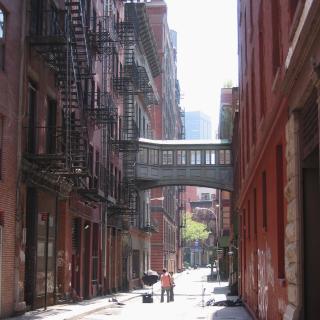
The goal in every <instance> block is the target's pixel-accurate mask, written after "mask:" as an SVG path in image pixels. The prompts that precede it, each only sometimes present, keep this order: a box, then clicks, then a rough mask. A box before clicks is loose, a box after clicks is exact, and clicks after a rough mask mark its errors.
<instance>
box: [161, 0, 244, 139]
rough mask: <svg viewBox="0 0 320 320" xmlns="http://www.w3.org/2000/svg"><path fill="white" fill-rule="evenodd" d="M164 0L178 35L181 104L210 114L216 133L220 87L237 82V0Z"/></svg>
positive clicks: (186, 108) (169, 17)
mask: <svg viewBox="0 0 320 320" xmlns="http://www.w3.org/2000/svg"><path fill="white" fill-rule="evenodd" d="M165 1H166V3H167V6H168V23H169V28H170V29H173V30H175V31H176V32H177V38H178V40H177V51H178V56H177V65H178V79H179V82H180V90H181V95H182V100H181V106H182V107H183V108H184V109H185V111H195V110H198V111H202V112H204V113H205V114H207V115H208V116H209V117H210V118H211V121H212V127H213V134H214V135H215V133H216V131H217V128H218V120H219V102H220V91H221V88H222V87H223V86H224V84H225V83H226V82H227V81H230V80H231V81H232V84H233V86H237V85H238V55H237V49H238V48H237V0H165ZM214 137H215V136H213V138H214Z"/></svg>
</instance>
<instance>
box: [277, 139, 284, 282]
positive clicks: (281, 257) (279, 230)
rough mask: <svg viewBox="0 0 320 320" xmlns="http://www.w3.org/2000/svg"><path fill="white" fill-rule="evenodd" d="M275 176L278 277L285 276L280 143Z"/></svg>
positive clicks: (282, 277)
mask: <svg viewBox="0 0 320 320" xmlns="http://www.w3.org/2000/svg"><path fill="white" fill-rule="evenodd" d="M276 177H277V218H278V221H277V222H278V223H277V225H278V228H277V233H278V241H277V243H278V278H279V279H284V278H285V261H284V256H285V253H284V251H285V250H284V242H285V241H284V234H285V229H284V205H283V203H284V191H283V189H284V183H283V150H282V145H278V146H277V148H276Z"/></svg>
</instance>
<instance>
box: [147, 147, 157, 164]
mask: <svg viewBox="0 0 320 320" xmlns="http://www.w3.org/2000/svg"><path fill="white" fill-rule="evenodd" d="M158 159H159V151H158V150H157V149H149V164H158V163H159V160H158Z"/></svg>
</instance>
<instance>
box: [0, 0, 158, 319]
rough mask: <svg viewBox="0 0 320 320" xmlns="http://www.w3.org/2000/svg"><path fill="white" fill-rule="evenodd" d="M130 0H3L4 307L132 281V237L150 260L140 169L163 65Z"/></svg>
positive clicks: (0, 205)
mask: <svg viewBox="0 0 320 320" xmlns="http://www.w3.org/2000/svg"><path fill="white" fill-rule="evenodd" d="M129 5H131V4H125V2H124V1H113V2H109V1H97V0H92V1H80V0H72V1H69V0H66V1H62V0H60V1H42V0H29V1H24V2H23V3H22V2H21V1H0V66H1V71H0V83H1V86H0V87H1V91H0V95H1V103H0V190H1V192H0V243H1V246H0V262H1V265H0V267H1V276H0V297H1V299H0V316H1V317H7V316H9V315H12V314H14V313H15V312H21V311H24V310H26V309H30V308H31V309H32V308H37V307H40V306H47V305H51V304H55V303H58V302H61V301H64V300H73V301H77V300H82V299H90V298H92V297H95V296H97V295H101V294H105V293H110V292H116V291H118V290H120V289H124V288H128V287H130V286H132V284H130V281H131V280H132V277H131V275H132V265H133V262H132V255H133V252H134V249H135V247H134V246H135V245H136V242H137V241H136V239H139V240H138V241H140V242H141V243H139V246H140V247H143V248H145V250H146V252H141V262H140V263H139V266H138V269H139V271H140V274H139V275H138V278H139V276H141V273H142V271H144V269H145V268H148V265H149V263H150V262H148V259H149V256H150V240H149V239H150V230H149V229H147V230H146V229H145V226H146V221H150V219H149V218H148V212H149V211H147V213H146V212H145V211H144V210H139V207H138V205H137V203H138V202H139V201H138V200H137V198H138V195H137V193H136V190H135V186H134V170H133V168H134V161H135V157H136V154H137V151H138V148H137V145H138V144H137V139H138V138H139V135H144V134H146V132H147V131H148V130H149V128H151V126H150V121H149V120H148V119H147V118H144V117H142V118H140V115H141V112H139V110H140V111H142V115H143V114H147V111H146V107H147V106H148V105H149V104H150V103H153V102H154V101H155V98H154V96H156V90H155V86H152V85H150V83H152V81H153V77H154V76H156V75H157V73H159V72H160V69H159V65H158V62H157V52H156V49H155V44H154V40H153V38H152V34H151V33H150V31H151V29H150V27H149V25H148V19H147V15H146V11H145V5H144V4H143V3H140V4H136V5H134V6H135V7H134V8H135V9H134V10H131V12H130V11H128V10H127V11H125V7H126V6H129ZM137 28H139V32H140V34H139V32H138V29H137ZM141 33H143V34H141ZM139 36H140V37H141V38H142V37H143V39H144V42H143V41H142V46H141V47H140V48H139V49H138V48H137V49H136V52H134V47H135V44H136V43H137V41H138V38H137V37H139ZM139 43H140V44H141V42H139ZM138 50H140V52H138ZM135 53H136V55H135ZM139 108H140V109H139ZM140 120H141V121H140ZM147 196H148V193H147V192H146V193H145V194H142V195H140V197H141V198H142V199H144V198H146V197H147ZM143 219H146V220H143ZM141 221H142V222H141ZM140 222H141V223H140ZM4 243H5V245H3V244H4ZM148 243H149V244H148ZM145 244H146V245H145ZM130 259H131V260H130ZM129 260H130V261H129ZM4 261H5V263H4Z"/></svg>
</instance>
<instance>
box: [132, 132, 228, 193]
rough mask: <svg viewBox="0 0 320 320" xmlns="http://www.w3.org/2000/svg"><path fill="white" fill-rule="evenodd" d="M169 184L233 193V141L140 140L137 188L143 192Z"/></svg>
mask: <svg viewBox="0 0 320 320" xmlns="http://www.w3.org/2000/svg"><path fill="white" fill-rule="evenodd" d="M170 185H187V186H201V187H208V188H216V189H221V190H227V191H232V190H233V165H232V159H231V143H230V141H229V140H149V139H143V138H140V139H139V153H138V157H137V162H136V186H137V187H138V189H140V190H144V189H151V188H155V187H160V186H170Z"/></svg>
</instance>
